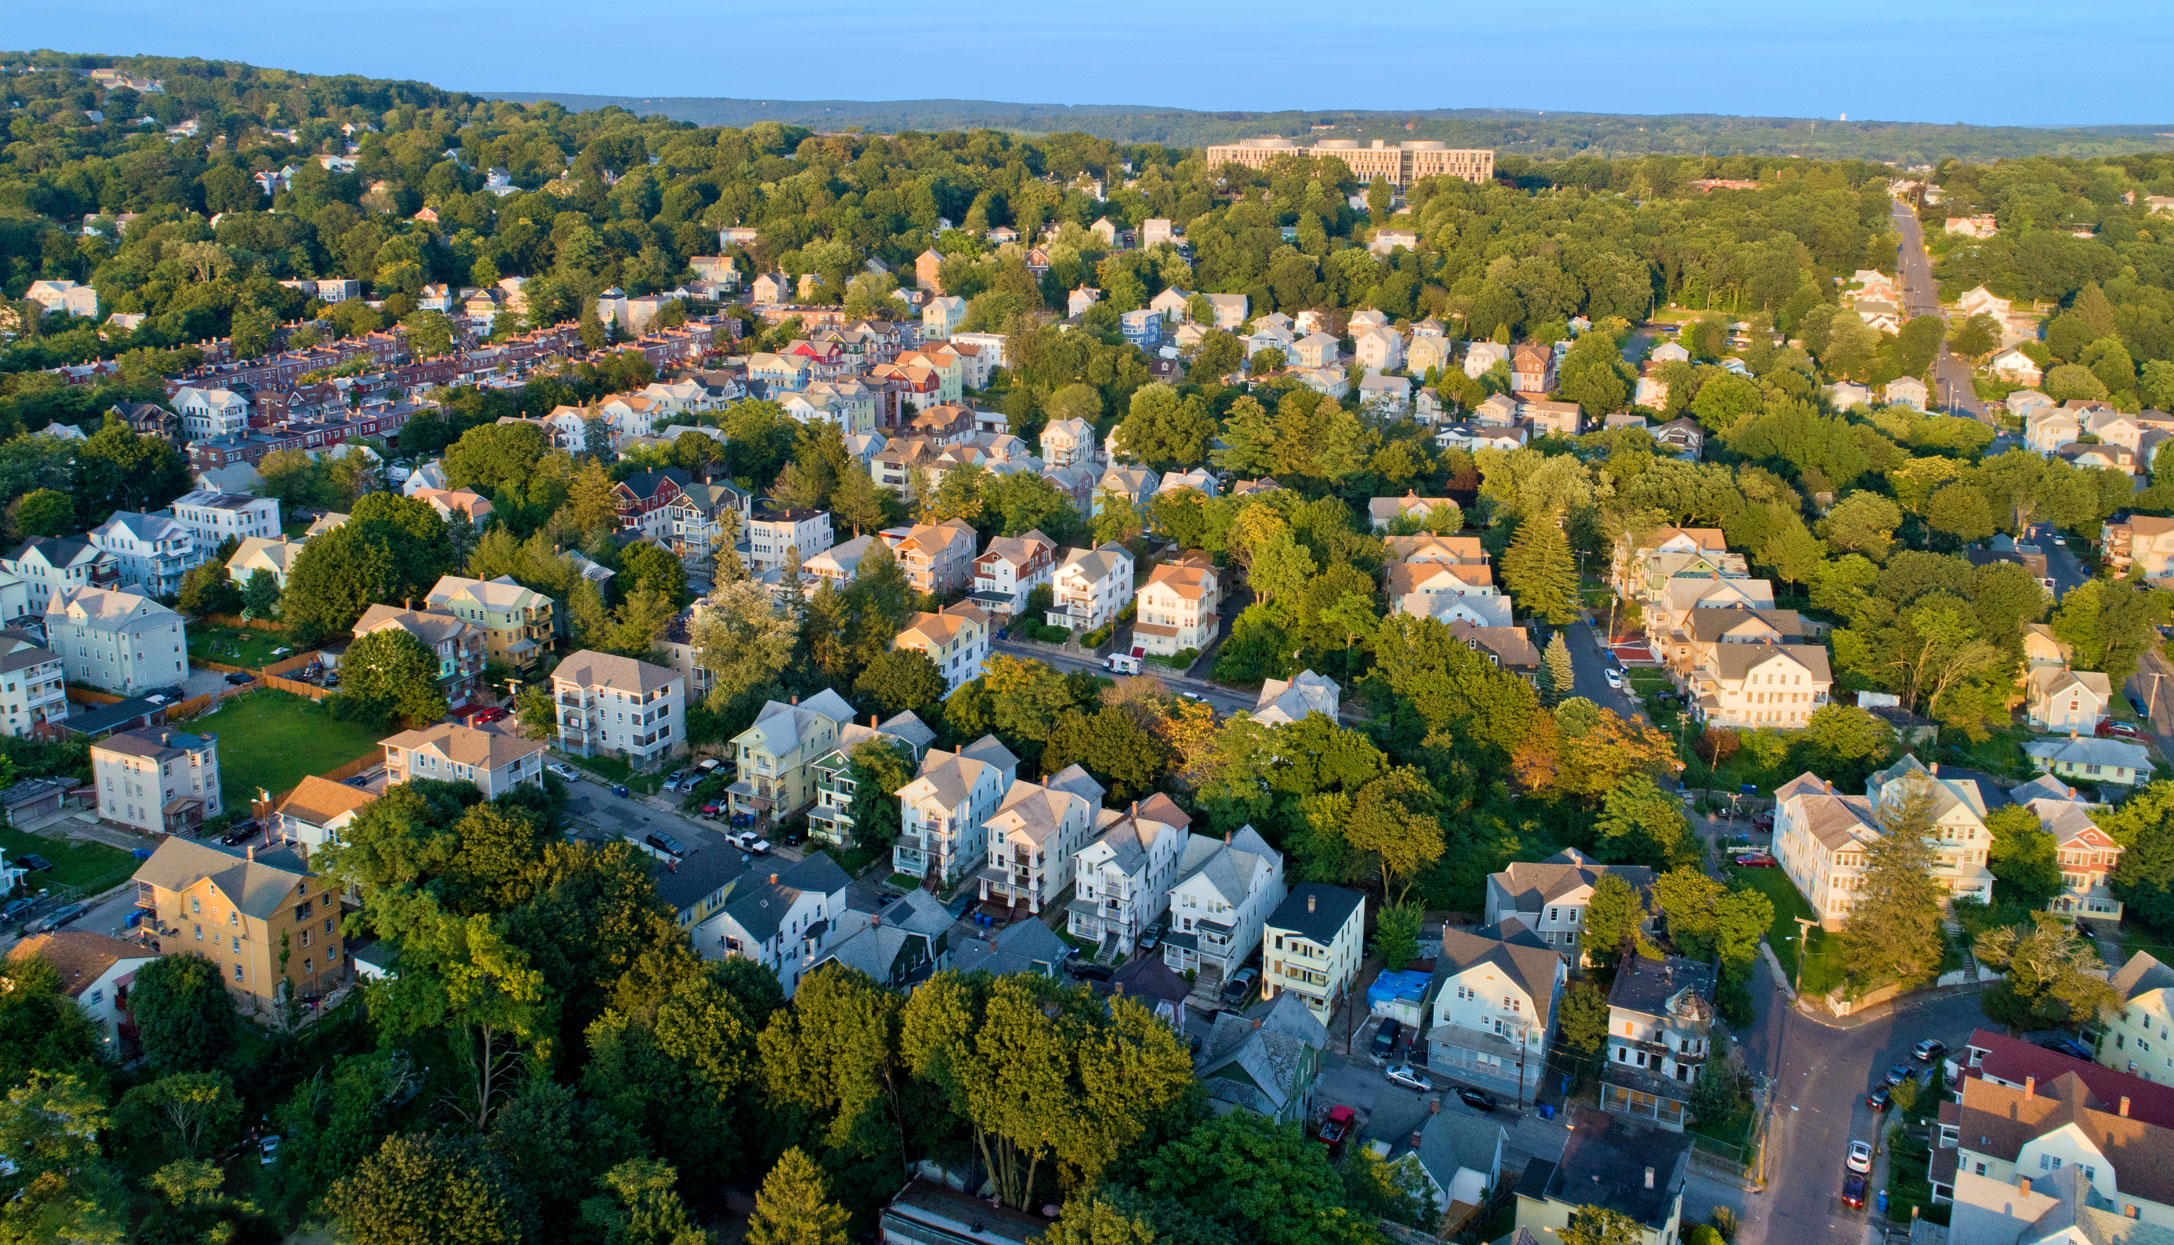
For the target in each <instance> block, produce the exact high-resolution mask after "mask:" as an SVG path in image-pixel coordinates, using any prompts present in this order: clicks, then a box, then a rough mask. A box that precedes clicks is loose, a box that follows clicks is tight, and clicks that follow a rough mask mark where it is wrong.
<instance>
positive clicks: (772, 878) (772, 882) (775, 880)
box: [770, 873, 778, 886]
mask: <svg viewBox="0 0 2174 1245" xmlns="http://www.w3.org/2000/svg"><path fill="white" fill-rule="evenodd" d="M777 884H778V875H777V874H775V873H773V874H771V875H770V885H772V886H776V885H777Z"/></svg>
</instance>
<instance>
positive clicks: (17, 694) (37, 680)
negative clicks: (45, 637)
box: [0, 627, 68, 739]
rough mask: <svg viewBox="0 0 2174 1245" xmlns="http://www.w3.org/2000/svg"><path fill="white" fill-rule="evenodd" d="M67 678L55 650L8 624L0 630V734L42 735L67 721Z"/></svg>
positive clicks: (21, 736)
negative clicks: (3, 629)
mask: <svg viewBox="0 0 2174 1245" xmlns="http://www.w3.org/2000/svg"><path fill="white" fill-rule="evenodd" d="M67 679H68V671H67V666H66V664H65V663H63V662H62V661H61V659H60V655H59V654H58V653H55V652H52V651H51V650H49V649H47V648H45V647H44V646H43V645H41V644H40V643H38V642H37V641H36V640H33V639H32V638H31V637H30V636H29V635H28V634H26V633H24V632H21V631H18V630H15V629H14V628H12V627H11V628H9V629H7V630H5V631H0V734H5V735H7V736H9V737H10V738H13V739H23V738H28V737H33V736H36V737H42V736H44V735H45V734H47V733H48V732H49V729H51V728H55V727H57V726H58V724H59V723H62V722H65V721H67V720H68V687H67Z"/></svg>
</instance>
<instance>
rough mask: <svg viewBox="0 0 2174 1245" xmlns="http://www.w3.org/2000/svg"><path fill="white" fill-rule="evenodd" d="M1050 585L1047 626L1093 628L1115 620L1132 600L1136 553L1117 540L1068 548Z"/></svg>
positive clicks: (1087, 629)
mask: <svg viewBox="0 0 2174 1245" xmlns="http://www.w3.org/2000/svg"><path fill="white" fill-rule="evenodd" d="M1050 587H1051V590H1052V594H1053V600H1052V601H1051V603H1050V609H1049V613H1048V616H1047V617H1046V619H1045V622H1046V623H1047V625H1049V626H1052V627H1068V628H1071V629H1073V630H1075V631H1092V630H1094V629H1095V628H1097V627H1100V626H1102V624H1104V623H1106V622H1110V621H1112V620H1113V619H1115V618H1116V617H1117V615H1118V614H1119V613H1120V612H1122V611H1123V610H1124V608H1125V603H1126V602H1128V601H1130V600H1132V595H1133V592H1132V554H1131V552H1130V551H1128V550H1127V549H1126V548H1125V547H1124V546H1123V545H1120V544H1116V543H1114V542H1113V543H1111V544H1107V545H1099V546H1097V547H1095V548H1093V549H1067V550H1065V552H1064V561H1063V563H1062V564H1060V565H1059V566H1058V567H1057V569H1056V572H1055V573H1054V574H1053V575H1052V576H1051V577H1050Z"/></svg>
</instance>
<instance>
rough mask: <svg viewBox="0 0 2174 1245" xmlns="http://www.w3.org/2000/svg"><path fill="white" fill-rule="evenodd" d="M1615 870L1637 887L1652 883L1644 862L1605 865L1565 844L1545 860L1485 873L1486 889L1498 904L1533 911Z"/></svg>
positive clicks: (1516, 909) (1647, 886) (1518, 862)
mask: <svg viewBox="0 0 2174 1245" xmlns="http://www.w3.org/2000/svg"><path fill="white" fill-rule="evenodd" d="M1611 873H1612V874H1614V875H1616V876H1617V877H1620V878H1622V879H1623V880H1624V881H1626V882H1628V883H1630V884H1631V885H1632V886H1633V887H1635V888H1637V889H1638V890H1639V891H1641V892H1643V891H1647V890H1650V889H1651V888H1652V886H1653V870H1651V869H1649V868H1647V867H1646V866H1644V865H1604V864H1601V863H1599V862H1598V861H1596V860H1594V859H1593V858H1592V857H1590V856H1587V855H1586V854H1585V853H1584V852H1581V851H1579V850H1578V849H1577V848H1575V847H1566V848H1564V849H1563V850H1562V851H1560V852H1557V853H1555V854H1554V855H1553V856H1550V857H1548V858H1547V859H1546V860H1541V861H1529V860H1519V861H1514V862H1512V863H1511V865H1510V867H1509V868H1507V869H1504V870H1503V871H1502V872H1500V873H1496V874H1491V875H1489V876H1488V879H1487V885H1488V889H1489V890H1491V891H1493V892H1494V893H1495V894H1496V895H1497V896H1498V897H1499V903H1498V906H1499V907H1503V908H1506V909H1507V910H1509V911H1512V912H1532V911H1536V910H1538V909H1539V908H1542V907H1544V906H1546V905H1547V904H1550V903H1553V902H1555V901H1556V900H1558V899H1560V898H1562V897H1563V896H1564V895H1568V894H1570V893H1571V892H1573V891H1576V890H1580V889H1582V888H1585V887H1589V886H1593V885H1596V884H1597V883H1598V882H1599V881H1600V879H1601V878H1603V877H1606V876H1607V875H1609V874H1611Z"/></svg>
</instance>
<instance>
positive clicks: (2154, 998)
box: [2098, 951, 2174, 1085]
mask: <svg viewBox="0 0 2174 1245" xmlns="http://www.w3.org/2000/svg"><path fill="white" fill-rule="evenodd" d="M2112 984H2113V987H2114V994H2115V995H2116V996H2117V997H2119V998H2120V1000H2121V1003H2120V1006H2119V1008H2118V1009H2114V1008H2109V1009H2107V1010H2106V1011H2105V1012H2103V1013H2101V1014H2100V1016H2099V1028H2100V1030H2101V1032H2100V1034H2099V1055H2098V1061H2099V1062H2100V1063H2102V1064H2105V1065H2106V1066H2107V1067H2109V1068H2112V1069H2113V1070H2114V1071H2116V1072H2127V1073H2129V1074H2131V1075H2133V1076H2140V1077H2143V1078H2144V1079H2145V1080H2147V1081H2153V1082H2156V1083H2158V1084H2160V1085H2167V1084H2174V968H2169V967H2167V966H2166V965H2165V964H2162V963H2160V962H2159V961H2158V959H2156V958H2155V957H2153V956H2152V955H2151V954H2150V953H2149V952H2145V951H2139V952H2137V953H2136V954H2135V955H2132V956H2130V957H2129V962H2128V963H2126V964H2123V965H2122V966H2121V971H2120V972H2117V973H2115V974H2114V976H2113V982H2112Z"/></svg>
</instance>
